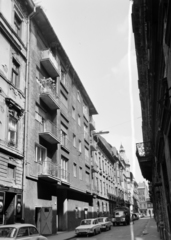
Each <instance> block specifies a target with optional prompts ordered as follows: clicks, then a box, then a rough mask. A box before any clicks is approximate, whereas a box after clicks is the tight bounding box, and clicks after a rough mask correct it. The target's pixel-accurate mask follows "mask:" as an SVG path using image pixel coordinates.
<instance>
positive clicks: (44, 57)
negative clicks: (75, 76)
mask: <svg viewBox="0 0 171 240" xmlns="http://www.w3.org/2000/svg"><path fill="white" fill-rule="evenodd" d="M40 61H41V64H42V65H43V67H44V68H45V69H46V71H47V72H48V74H49V75H50V76H51V77H52V78H54V77H58V76H60V66H59V64H58V62H57V61H56V59H55V57H54V56H53V55H52V52H51V51H50V50H49V49H48V50H45V51H42V52H41V60H40Z"/></svg>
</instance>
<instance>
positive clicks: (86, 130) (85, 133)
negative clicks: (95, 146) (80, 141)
mask: <svg viewBox="0 0 171 240" xmlns="http://www.w3.org/2000/svg"><path fill="white" fill-rule="evenodd" d="M84 138H85V139H86V140H88V127H87V125H86V124H84Z"/></svg>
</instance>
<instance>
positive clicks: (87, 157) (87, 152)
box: [85, 147, 89, 159]
mask: <svg viewBox="0 0 171 240" xmlns="http://www.w3.org/2000/svg"><path fill="white" fill-rule="evenodd" d="M85 158H86V159H89V150H88V148H86V147H85Z"/></svg>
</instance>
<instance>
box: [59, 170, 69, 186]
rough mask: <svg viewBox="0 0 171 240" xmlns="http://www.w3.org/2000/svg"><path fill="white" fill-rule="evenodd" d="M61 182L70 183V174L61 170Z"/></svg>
mask: <svg viewBox="0 0 171 240" xmlns="http://www.w3.org/2000/svg"><path fill="white" fill-rule="evenodd" d="M61 180H62V181H64V182H67V183H69V182H70V173H69V172H68V171H66V170H65V169H62V168H61Z"/></svg>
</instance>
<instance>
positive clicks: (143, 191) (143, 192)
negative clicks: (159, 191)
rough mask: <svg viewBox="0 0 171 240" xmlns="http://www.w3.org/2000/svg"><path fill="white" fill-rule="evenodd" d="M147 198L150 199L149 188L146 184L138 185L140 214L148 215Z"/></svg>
mask: <svg viewBox="0 0 171 240" xmlns="http://www.w3.org/2000/svg"><path fill="white" fill-rule="evenodd" d="M147 197H148V188H147V185H146V183H145V182H142V183H139V184H138V198H139V203H140V212H141V213H142V214H144V215H147V213H148V211H147Z"/></svg>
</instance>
